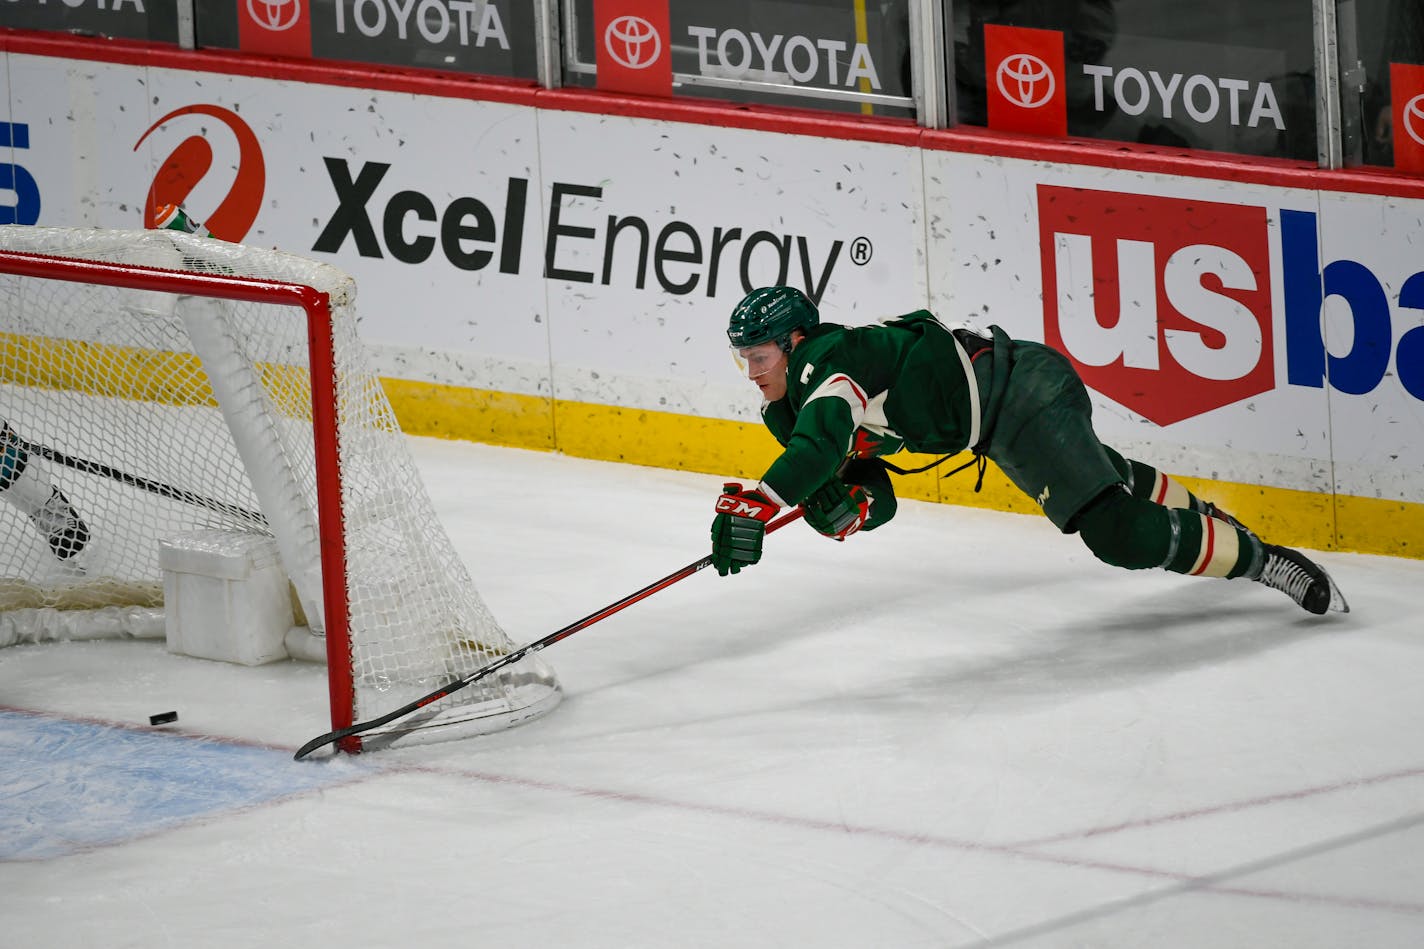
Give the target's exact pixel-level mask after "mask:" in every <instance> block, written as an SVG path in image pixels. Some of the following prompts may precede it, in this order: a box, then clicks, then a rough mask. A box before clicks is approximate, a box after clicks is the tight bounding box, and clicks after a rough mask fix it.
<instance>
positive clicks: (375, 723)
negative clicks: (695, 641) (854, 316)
mask: <svg viewBox="0 0 1424 949" xmlns="http://www.w3.org/2000/svg"><path fill="white" fill-rule="evenodd" d="M805 513H806V512H805V511H804V510H802V509H801V508H799V507H798V508H796V509H795V510H792V511H787V512H786V513H785V514H783V515H781V516H780V517H778V518H776V519H775V520H773V521H772V522H771V523H770V524H768V525H766V532H767V533H768V534H770V533H771V532H772V531H775V530H778V529H780V528H782V527H785V526H786V525H787V524H790V523H791V522H792V521H794V520H796V519H798V518H800V517H802V516H803V515H804V514H805ZM710 566H712V555H711V554H708V555H707V556H706V557H703V558H702V559H700V560H696V561H694V562H692V563H690V564H688V565H687V566H685V567H683V568H682V569H681V570H678V571H675V572H673V573H670V574H668V575H667V576H665V577H663V578H662V579H661V580H656V581H654V582H652V583H650V584H648V585H647V586H645V587H643V588H642V589H641V590H638V591H637V592H635V593H630V594H628V595H627V596H625V597H623V599H621V600H619V601H617V602H616V603H610V604H609V605H608V606H605V607H604V608H603V609H601V610H599V611H597V612H596V613H590V614H588V615H587V616H585V617H584V618H583V619H581V620H578V621H577V622H573V623H570V624H569V625H567V626H565V627H564V628H563V629H559V630H555V631H554V632H552V633H550V634H549V635H547V636H545V637H544V638H543V639H537V640H535V641H534V642H532V643H529V644H528V645H527V646H521V647H520V648H518V649H516V650H514V651H513V652H511V653H507V654H505V655H503V656H501V657H499V658H498V659H496V660H495V661H494V662H491V663H490V664H488V665H485V666H481V667H480V668H478V669H476V670H475V671H474V672H471V673H469V674H468V675H465V676H462V677H461V678H459V679H453V680H451V681H450V682H447V683H446V684H445V685H442V686H441V687H440V688H438V689H436V690H435V691H434V692H431V693H430V694H429V695H424V696H421V697H420V698H418V699H416V700H415V701H414V702H411V703H409V704H407V705H402V706H401V707H400V708H398V709H395V710H393V711H390V712H387V713H386V714H384V715H382V716H380V717H378V718H373V719H370V720H368V721H364V722H357V723H356V724H354V725H348V726H347V727H346V728H338V729H336V730H335V731H330V732H327V733H326V734H324V735H318V736H317V737H316V738H313V739H312V740H311V741H309V742H307V743H306V744H305V745H302V746H301V747H300V748H298V749H297V753H296V754H295V755H294V756H293V757H294V758H295V759H296V760H297V761H301V760H302V759H303V758H305V757H306V756H307V755H309V754H311V753H312V752H313V751H316V750H317V749H318V748H323V747H325V746H326V745H330V744H332V743H334V742H338V741H341V740H343V739H346V738H351V737H353V736H355V735H359V734H361V733H362V732H368V731H370V730H371V729H373V728H380V727H381V726H382V725H388V724H390V723H391V722H393V721H395V720H396V719H398V718H403V717H405V716H406V715H409V714H411V713H412V712H418V711H420V710H421V709H423V708H425V707H426V706H427V705H432V704H434V703H435V702H438V701H440V700H441V699H443V698H445V697H446V696H447V695H450V694H452V693H454V692H458V691H460V690H461V689H463V688H464V687H465V686H467V685H471V684H473V683H475V682H478V681H479V680H481V679H483V678H485V677H486V676H488V675H491V674H492V673H495V672H498V671H499V670H500V669H503V668H504V667H505V666H507V665H511V664H513V663H516V662H518V661H519V660H521V659H523V658H524V657H526V656H531V655H533V654H534V653H536V652H538V651H539V650H541V649H543V648H545V647H546V646H552V645H554V643H556V642H559V641H560V640H563V639H567V638H569V637H570V636H572V635H573V634H574V633H576V632H578V631H579V630H581V629H587V628H588V627H590V626H592V625H593V624H594V623H597V622H598V621H600V620H605V619H607V618H608V617H610V616H612V615H613V614H614V613H617V612H619V611H621V610H623V609H626V608H627V607H630V606H632V605H633V604H634V603H637V602H638V601H639V600H645V599H647V598H648V597H650V596H652V595H653V594H654V593H657V592H658V591H659V590H665V589H667V588H668V587H670V586H672V585H673V584H674V583H677V582H678V581H679V580H685V579H687V578H688V577H690V576H692V575H693V574H694V573H697V572H698V571H699V570H702V569H704V568H706V567H710Z"/></svg>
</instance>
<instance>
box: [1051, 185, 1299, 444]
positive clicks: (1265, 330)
mask: <svg viewBox="0 0 1424 949" xmlns="http://www.w3.org/2000/svg"><path fill="white" fill-rule="evenodd" d="M1038 226H1039V241H1040V251H1041V254H1042V259H1043V263H1042V266H1043V317H1044V320H1043V322H1044V327H1043V335H1044V341H1045V342H1046V343H1047V344H1048V345H1050V346H1052V347H1053V348H1054V349H1057V350H1058V351H1059V352H1061V353H1063V354H1065V355H1066V356H1068V358H1069V359H1070V360H1071V361H1072V362H1073V365H1074V367H1075V368H1076V369H1077V370H1078V372H1079V374H1080V375H1081V376H1082V377H1083V381H1084V382H1085V383H1087V384H1088V385H1089V386H1090V387H1091V388H1093V389H1095V390H1097V391H1098V392H1101V393H1102V394H1103V395H1105V396H1107V397H1108V398H1110V399H1112V400H1113V401H1114V402H1117V403H1118V404H1119V405H1123V406H1126V407H1127V408H1129V409H1131V410H1133V411H1134V412H1136V413H1137V414H1139V415H1141V416H1142V417H1144V418H1146V419H1150V420H1151V421H1153V422H1156V423H1157V424H1158V425H1171V424H1173V423H1174V422H1180V421H1182V420H1183V419H1188V418H1192V417H1194V416H1197V415H1201V414H1203V413H1205V412H1209V411H1211V410H1212V409H1217V408H1221V407H1222V406H1226V405H1231V404H1233V403H1236V402H1240V401H1242V400H1244V399H1249V398H1251V397H1252V396H1255V395H1259V394H1261V393H1263V392H1268V391H1270V390H1271V389H1273V388H1274V387H1275V366H1274V361H1273V356H1272V353H1273V346H1272V304H1271V270H1270V267H1271V262H1270V260H1271V255H1270V247H1269V240H1268V237H1267V234H1268V230H1267V222H1266V209H1265V208H1261V207H1249V206H1243V205H1235V204H1218V203H1214V202H1210V201H1192V200H1184V199H1180V198H1159V197H1152V196H1147V195H1140V194H1123V193H1118V192H1112V191H1089V190H1085V189H1081V188H1060V187H1054V186H1051V185H1039V186H1038Z"/></svg>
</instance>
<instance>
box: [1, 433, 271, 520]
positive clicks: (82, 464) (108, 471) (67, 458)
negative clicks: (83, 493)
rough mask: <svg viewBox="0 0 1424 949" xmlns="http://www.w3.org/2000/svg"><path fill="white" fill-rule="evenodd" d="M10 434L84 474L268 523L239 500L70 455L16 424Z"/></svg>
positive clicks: (34, 450)
mask: <svg viewBox="0 0 1424 949" xmlns="http://www.w3.org/2000/svg"><path fill="white" fill-rule="evenodd" d="M6 437H8V438H9V439H10V440H11V442H13V443H14V445H15V446H16V447H18V448H19V449H21V450H22V451H25V452H28V453H29V454H31V455H39V456H40V457H41V458H43V459H45V460H46V461H50V462H53V463H54V464H56V465H60V466H62V467H65V468H72V469H73V470H75V471H80V472H83V473H84V474H91V475H98V476H99V477H101V478H109V479H111V480H114V481H117V482H119V483H120V484H126V485H128V486H129V487H131V488H138V489H139V490H141V491H147V492H149V493H150V494H156V495H158V496H159V497H163V498H168V499H169V500H170V501H180V502H182V503H184V504H191V505H193V506H194V507H202V508H207V509H208V510H209V511H215V512H216V513H218V514H226V515H227V516H228V517H235V518H239V519H241V520H245V521H247V522H249V523H251V524H254V525H257V526H260V527H266V526H267V518H265V517H263V516H262V513H261V512H260V511H249V510H248V509H247V508H245V507H241V506H239V505H237V504H229V503H228V502H226V501H219V500H218V499H217V498H210V497H205V496H204V495H201V494H195V493H194V492H192V491H185V490H183V489H182V488H175V487H173V486H172V485H171V484H164V483H163V482H162V481H153V480H151V479H149V478H141V477H139V476H138V475H135V474H129V473H128V472H127V471H120V470H119V469H118V468H113V467H110V466H109V465H106V464H102V463H100V462H97V461H89V460H88V459H86V458H76V457H74V456H73V455H66V454H65V453H64V452H62V451H59V450H58V449H55V448H51V447H49V446H48V445H41V444H39V443H38V442H32V441H28V440H26V439H25V438H23V437H21V436H20V434H19V433H18V432H16V431H15V430H14V429H13V428H10V429H8V431H7V434H6Z"/></svg>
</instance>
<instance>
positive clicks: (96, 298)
mask: <svg viewBox="0 0 1424 949" xmlns="http://www.w3.org/2000/svg"><path fill="white" fill-rule="evenodd" d="M0 250H3V251H14V252H19V253H22V254H27V255H29V254H39V255H50V256H53V257H56V258H66V259H77V260H81V261H91V262H103V263H107V264H122V265H132V266H134V267H137V268H141V269H140V271H139V272H137V273H130V274H129V275H126V276H118V277H115V276H113V275H112V274H111V273H110V272H108V271H107V270H106V271H105V272H104V273H78V274H76V273H72V272H66V271H65V270H64V268H65V266H66V265H64V264H62V263H59V262H57V263H55V264H54V266H53V267H52V268H50V266H49V262H47V261H41V262H40V263H41V264H42V265H43V266H41V267H40V270H41V272H40V273H38V274H34V273H32V274H30V275H24V276H21V275H17V274H16V273H15V270H16V269H21V270H25V269H26V268H27V267H28V264H26V267H17V265H15V264H14V263H13V260H14V258H13V257H11V258H10V262H9V263H7V262H6V260H4V259H0V421H3V424H4V428H3V429H0V501H9V502H11V503H0V645H5V644H8V643H14V642H27V641H38V640H44V639H57V638H81V637H91V636H107V635H120V636H123V635H137V636H145V635H147V636H151V635H162V612H161V610H162V594H163V573H162V570H161V568H160V564H159V545H160V542H162V541H164V540H165V539H169V538H173V537H176V536H180V535H183V534H185V533H190V532H193V531H195V530H211V529H220V530H226V531H239V532H255V533H261V534H268V535H271V536H272V537H273V538H275V541H276V545H277V547H278V549H279V551H280V555H281V561H282V565H283V567H284V569H285V571H286V573H287V576H288V577H289V578H290V580H291V582H292V585H293V588H294V590H295V592H296V599H297V601H298V608H297V612H298V615H304V616H305V620H306V622H307V624H308V625H309V626H310V627H311V628H312V629H313V630H314V631H316V632H318V633H325V634H327V645H328V648H327V652H328V664H329V666H330V667H331V670H332V671H331V674H332V678H333V690H332V692H333V696H338V695H341V694H344V693H343V690H345V691H349V692H350V694H351V696H352V697H351V700H350V701H351V708H350V709H349V710H343V709H339V708H333V724H334V725H336V726H339V725H340V724H341V723H342V721H343V719H344V718H351V719H352V720H355V721H360V720H364V719H368V718H371V717H375V716H376V715H379V714H382V713H384V712H386V711H389V710H391V709H393V708H395V707H398V706H400V705H404V704H405V703H407V702H409V701H412V700H414V699H416V698H418V697H420V696H422V695H424V694H426V693H428V692H431V691H433V690H434V689H436V688H438V687H439V686H441V685H443V684H445V683H446V682H448V681H450V680H451V679H452V678H456V677H459V676H462V675H465V674H467V673H469V672H471V671H474V670H475V669H477V668H479V667H480V666H482V665H484V664H486V663H488V662H490V661H492V660H494V659H496V658H498V657H499V656H501V655H504V654H505V653H506V652H507V651H509V650H510V649H511V648H512V644H511V642H510V640H509V639H508V637H507V636H506V635H505V633H504V631H503V630H502V629H501V628H500V627H499V625H498V624H497V623H496V621H495V620H494V618H493V617H492V616H491V615H490V612H489V610H488V609H487V608H486V606H485V604H484V602H483V601H482V600H481V598H480V596H479V594H478V592H477V591H476V589H475V586H474V583H473V582H472V580H471V578H470V576H469V575H468V573H467V571H466V569H465V567H464V565H463V564H462V563H461V561H460V560H459V558H458V556H457V555H456V553H455V550H454V548H453V545H452V544H451V542H450V540H449V538H448V537H447V535H446V534H445V532H444V530H443V528H442V527H441V525H440V523H439V521H438V520H437V518H436V516H435V513H434V510H433V508H432V506H431V503H430V501H429V499H428V497H427V495H426V493H425V490H424V487H423V485H422V484H421V481H420V477H419V474H418V472H417V471H416V469H415V466H414V464H413V462H412V460H411V457H410V454H409V451H408V448H407V446H406V444H405V441H404V436H403V435H401V433H400V429H399V427H398V426H397V423H396V420H395V416H394V413H393V412H392V410H391V407H390V404H389V402H388V401H387V399H386V396H385V393H384V391H383V389H382V388H381V385H380V382H379V380H378V379H377V378H376V376H375V374H374V373H373V372H372V371H371V369H370V368H369V364H368V360H367V358H366V356H365V354H364V351H363V348H362V345H361V342H360V340H359V338H358V336H357V330H356V313H355V285H354V283H353V282H352V280H351V279H350V278H349V277H348V276H347V275H345V274H344V273H342V272H340V271H339V270H336V269H335V268H332V267H330V266H328V265H325V264H321V263H317V262H314V261H311V260H307V259H304V258H301V257H297V256H294V255H290V254H285V253H280V252H276V251H268V250H261V249H257V248H251V247H245V246H242V245H236V244H230V243H225V242H222V241H217V240H213V239H211V238H200V237H196V236H193V235H189V234H183V233H178V232H174V231H111V230H100V229H81V228H39V227H15V226H8V227H0ZM5 256H6V255H3V254H0V258H4V257H5ZM142 268H161V269H162V270H164V271H178V272H181V273H182V274H185V275H188V276H186V277H183V278H181V279H182V281H184V283H183V285H182V286H181V287H179V286H174V285H173V283H172V282H171V281H169V282H168V283H166V284H165V286H167V288H168V289H165V290H159V289H155V288H154V287H155V285H156V284H164V276H165V275H161V274H160V275H159V277H158V278H157V279H153V278H152V274H151V272H149V271H147V270H143V269H142ZM29 269H33V268H29ZM232 278H255V280H260V281H271V282H276V283H280V284H283V285H299V286H301V287H306V288H311V289H312V290H314V291H316V292H317V293H316V294H311V296H312V297H314V298H318V295H319V294H325V295H326V299H329V301H330V306H329V313H330V316H329V321H328V319H327V317H326V316H325V314H324V313H320V312H319V313H318V317H319V318H318V320H317V322H316V324H314V325H313V327H311V328H309V326H308V317H307V313H306V312H305V311H304V310H303V309H302V308H300V307H299V306H296V305H294V304H295V303H297V302H299V301H298V298H297V297H296V296H293V295H291V294H290V293H289V294H287V295H286V296H280V295H278V296H274V297H272V298H270V299H268V298H262V299H257V300H255V302H254V301H253V300H237V299H232V298H231V297H232V296H233V295H234V291H233V289H232V288H233V286H235V285H238V284H241V283H243V281H241V280H235V279H232ZM247 282H248V283H252V282H254V281H247ZM121 283H128V284H129V286H127V287H126V286H122V285H116V284H121ZM175 289H176V290H181V292H171V291H172V290H175ZM261 289H262V288H261V287H258V288H256V289H255V290H254V291H253V293H252V294H248V293H247V291H246V288H245V287H241V286H239V287H238V290H237V291H236V293H238V294H242V295H250V296H254V297H259V296H261V293H260V291H261ZM287 289H290V288H287ZM224 294H226V296H224ZM316 309H318V310H321V309H323V308H321V307H317V308H316ZM313 339H315V340H316V347H315V349H314V348H313V345H312V342H311V341H312V340H313ZM328 339H329V340H330V365H329V367H328V366H327V365H326V363H327V359H326V357H325V355H324V350H325V349H326V346H325V341H326V340H328ZM314 366H315V369H314V368H313V367H314ZM314 378H315V379H316V383H315V388H314V386H313V379H314ZM314 394H315V400H314V398H313V396H314ZM314 406H315V407H316V411H317V424H316V425H315V426H314V416H313V408H314ZM323 411H326V412H328V413H329V416H328V417H330V418H331V419H333V420H334V423H335V424H334V429H335V439H334V442H332V443H331V444H330V445H329V449H330V453H329V457H330V458H332V459H335V461H336V464H335V465H334V466H333V467H334V470H336V471H337V472H339V482H340V484H339V488H338V487H337V486H336V485H334V484H333V483H332V479H331V478H330V477H329V476H328V473H325V472H324V471H323V470H322V469H321V467H320V466H319V464H318V458H319V449H318V446H319V445H322V444H323V441H322V434H321V433H322V425H321V424H320V419H321V413H322V412H323ZM329 470H331V469H328V471H329ZM50 486H52V487H53V488H56V489H58V492H59V496H55V495H52V494H49V490H50ZM323 505H325V506H327V507H326V511H327V512H335V513H336V514H337V519H335V520H331V513H326V517H327V518H328V521H327V523H328V525H330V524H336V525H338V529H337V533H338V534H339V539H340V543H339V544H337V545H336V548H335V550H336V554H335V555H334V553H333V550H334V548H333V544H332V538H331V536H330V533H331V528H330V526H329V527H328V535H329V536H328V537H327V538H326V541H325V543H323V539H322V537H321V534H320V526H319V525H320V519H319V511H322V506H323ZM342 546H344V571H340V572H337V573H336V581H337V582H339V583H341V584H342V585H343V586H344V592H345V597H344V609H345V612H346V613H347V614H348V621H347V624H346V625H347V626H348V628H347V629H346V630H345V634H344V635H341V631H339V630H336V629H333V628H331V621H332V620H333V619H335V620H337V621H338V622H339V620H340V617H339V616H338V617H330V616H328V615H327V614H328V612H329V611H328V609H327V608H326V605H325V603H324V600H323V586H322V584H323V570H324V569H325V571H326V577H327V579H328V580H330V579H331V578H332V575H333V572H334V570H337V571H339V568H340V564H339V563H337V561H339V560H340V559H341V557H340V556H339V555H340V553H341V552H340V549H339V548H340V547H342ZM343 574H344V579H343ZM327 602H329V601H327ZM339 612H340V610H338V613H339ZM155 626H156V628H157V632H155ZM343 639H345V640H348V641H349V647H348V648H346V649H343V650H342V653H343V654H342V655H335V654H333V649H332V646H333V645H334V644H336V643H338V642H340V641H341V640H343ZM342 680H345V681H344V682H343V681H342ZM558 698H559V688H558V685H557V682H556V680H555V679H554V676H553V674H552V673H551V672H550V671H549V670H548V669H547V667H545V666H544V665H543V664H542V663H541V662H540V661H539V660H538V659H537V658H535V657H530V658H527V659H525V660H523V661H521V662H519V663H516V664H513V665H511V666H510V667H508V668H507V669H505V670H501V673H500V674H497V675H494V676H490V677H489V678H488V679H486V680H481V681H480V682H479V683H476V684H475V685H473V686H471V687H469V688H468V689H466V690H463V691H461V692H457V693H456V694H454V695H452V696H450V697H448V698H446V699H444V700H442V702H440V703H438V704H437V705H434V706H431V707H430V708H429V709H427V710H423V711H422V712H421V713H420V714H419V716H412V717H411V718H410V719H407V720H404V721H402V722H399V723H397V724H395V725H393V726H391V728H392V729H393V735H391V736H389V737H388V738H387V739H386V740H387V741H389V740H392V738H393V737H395V736H397V735H398V736H401V737H407V736H409V737H418V738H431V737H445V736H452V737H453V735H455V734H463V733H468V732H471V731H474V732H479V731H491V730H494V729H497V728H502V727H507V726H508V725H510V724H514V723H517V722H519V721H522V720H524V719H526V718H530V717H533V716H535V715H538V714H541V713H542V712H543V711H546V710H548V709H549V708H552V707H553V705H554V704H556V703H557V701H558ZM334 701H338V700H337V699H334ZM340 701H341V702H344V701H345V700H344V699H341V700H340ZM413 726H421V727H420V728H419V731H420V734H418V735H416V734H414V733H413V732H411V731H410V729H411V728H412V727H413Z"/></svg>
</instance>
